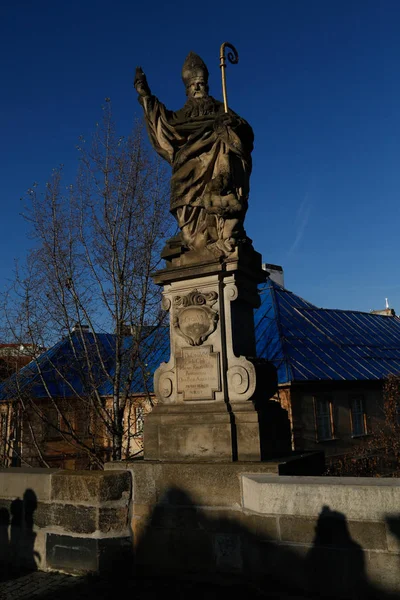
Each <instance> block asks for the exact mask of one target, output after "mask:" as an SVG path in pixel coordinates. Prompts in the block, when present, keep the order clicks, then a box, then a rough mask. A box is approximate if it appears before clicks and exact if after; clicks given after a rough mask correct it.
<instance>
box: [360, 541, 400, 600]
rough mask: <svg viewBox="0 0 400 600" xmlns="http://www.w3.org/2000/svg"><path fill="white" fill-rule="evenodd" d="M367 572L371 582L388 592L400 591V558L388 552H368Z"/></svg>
mask: <svg viewBox="0 0 400 600" xmlns="http://www.w3.org/2000/svg"><path fill="white" fill-rule="evenodd" d="M366 554H367V556H366V558H367V560H366V572H367V575H368V577H369V578H370V580H371V582H372V583H374V584H375V585H378V586H380V587H382V588H384V589H385V590H386V591H389V590H392V591H396V592H399V591H400V568H399V567H400V557H399V555H398V554H391V553H388V552H372V551H370V552H367V553H366Z"/></svg>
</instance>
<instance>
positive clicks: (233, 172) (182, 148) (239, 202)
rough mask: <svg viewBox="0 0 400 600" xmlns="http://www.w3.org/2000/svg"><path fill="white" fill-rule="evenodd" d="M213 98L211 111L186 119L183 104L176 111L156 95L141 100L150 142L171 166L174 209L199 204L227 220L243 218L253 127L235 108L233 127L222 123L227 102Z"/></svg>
mask: <svg viewBox="0 0 400 600" xmlns="http://www.w3.org/2000/svg"><path fill="white" fill-rule="evenodd" d="M211 100H213V102H214V110H213V111H212V114H205V115H201V116H192V117H188V116H187V115H186V114H185V113H186V111H185V107H184V108H183V109H181V110H179V111H177V112H172V111H169V110H168V109H166V107H165V106H164V105H163V104H162V103H161V102H160V101H159V100H158V99H157V98H156V97H155V96H147V97H145V98H143V97H140V98H139V101H140V103H141V104H142V106H143V108H144V112H145V117H146V123H147V129H148V133H149V136H150V140H151V143H152V145H153V147H154V149H155V150H156V151H157V152H158V154H159V155H160V156H162V158H164V159H165V160H167V161H168V163H169V164H170V165H171V166H172V178H171V212H172V213H176V211H177V209H179V208H180V207H184V206H191V207H196V206H197V207H202V208H205V209H206V210H207V212H209V213H215V214H219V215H221V216H223V217H225V218H230V217H239V218H241V219H244V215H245V212H246V210H247V200H248V195H249V179H250V174H251V168H252V162H251V151H252V149H253V140H254V137H253V130H252V128H251V127H250V125H249V124H248V123H247V122H246V121H245V120H244V119H242V118H241V117H239V116H238V115H236V114H235V113H234V112H233V111H231V110H229V114H230V115H231V116H232V117H233V118H234V119H233V122H232V125H231V126H230V125H229V126H228V125H226V124H221V122H218V120H217V117H218V116H219V115H222V114H224V106H223V104H222V103H221V102H218V101H217V100H214V99H213V98H211Z"/></svg>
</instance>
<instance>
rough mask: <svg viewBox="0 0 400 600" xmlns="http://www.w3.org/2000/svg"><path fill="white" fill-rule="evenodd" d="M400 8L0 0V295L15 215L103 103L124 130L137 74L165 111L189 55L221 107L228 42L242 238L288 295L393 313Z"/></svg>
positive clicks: (354, 3)
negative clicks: (242, 196)
mask: <svg viewBox="0 0 400 600" xmlns="http://www.w3.org/2000/svg"><path fill="white" fill-rule="evenodd" d="M399 24H400V2H398V0H332V1H331V0H274V1H271V0H257V1H255V0H248V1H247V2H240V3H239V2H238V1H237V0H232V1H230V2H219V3H218V2H215V1H213V2H211V1H210V0H203V1H202V2H201V3H199V2H189V1H188V0H186V1H185V2H182V1H181V0H175V1H174V2H173V3H172V2H171V3H168V2H161V1H160V0H153V1H152V2H134V1H132V0H125V1H122V0H114V1H113V2H105V1H104V0H96V1H93V0H80V1H79V2H78V1H76V0H70V1H69V2H60V1H59V0H53V1H52V2H50V1H48V0H35V2H32V0H3V2H2V3H1V7H0V46H1V48H0V51H1V62H0V64H1V70H0V78H1V82H2V93H1V94H0V131H1V137H0V139H1V146H0V148H1V150H0V152H1V160H0V178H1V179H0V180H1V191H0V207H1V215H2V218H1V221H0V253H1V256H2V260H1V264H0V290H1V289H2V288H3V287H4V285H5V282H6V281H7V279H8V278H10V277H11V274H12V268H13V261H14V259H15V258H19V259H21V260H23V258H24V256H25V254H26V250H27V248H28V247H29V245H30V244H31V243H32V242H31V241H30V240H29V239H28V237H27V232H28V228H27V225H26V224H25V223H24V221H23V220H22V218H21V217H20V212H21V208H22V205H21V202H20V198H21V197H23V196H24V194H25V192H26V190H27V189H28V188H29V187H30V186H31V185H32V183H33V182H34V181H37V182H39V184H44V183H45V181H46V180H47V179H48V178H49V175H50V173H51V170H52V168H54V167H56V166H58V165H59V164H60V163H63V164H64V165H65V171H66V173H67V175H69V176H70V179H71V180H72V179H73V174H74V172H75V168H76V165H77V152H76V150H75V146H76V145H77V141H78V137H79V135H81V134H83V135H85V136H87V135H89V134H90V132H91V131H92V130H93V126H94V124H95V123H96V121H97V120H98V119H99V118H100V116H101V106H102V104H103V102H104V99H105V97H110V98H111V99H112V102H113V109H114V114H115V116H116V119H117V123H118V127H119V129H120V131H121V134H124V132H127V131H128V130H129V128H130V127H131V124H132V122H133V119H134V118H135V116H139V115H140V106H139V104H138V103H137V100H136V94H135V91H134V89H133V86H132V80H133V76H134V71H135V66H136V65H138V64H139V65H141V66H142V67H143V69H144V71H145V72H146V74H147V77H148V81H149V83H150V86H151V88H152V91H153V92H154V93H155V94H156V95H157V96H158V97H159V98H160V99H161V100H162V101H163V102H164V103H165V104H166V105H167V106H168V108H171V109H178V108H180V107H181V106H182V105H183V103H184V101H185V94H184V88H183V85H182V82H181V79H180V73H181V67H182V63H183V61H184V59H185V57H186V55H187V54H188V52H189V51H190V50H193V51H194V52H197V53H198V54H200V56H201V57H202V58H203V60H204V61H205V62H206V63H207V65H208V68H209V71H210V87H211V94H212V95H213V96H215V97H216V98H219V99H221V83H220V70H219V66H218V65H219V61H218V56H219V46H220V44H221V43H222V42H224V41H229V42H231V43H233V44H234V45H235V46H236V47H237V49H238V51H239V55H240V61H239V64H238V65H236V66H232V65H229V67H228V70H227V85H228V94H229V104H230V106H231V108H233V110H235V111H236V112H238V113H239V114H240V115H241V116H243V117H244V118H245V119H247V120H248V121H249V123H250V124H251V125H252V127H253V129H254V132H255V139H256V141H255V149H254V153H253V160H254V170H253V176H252V181H251V196H250V208H249V211H248V215H247V218H246V229H247V233H248V235H249V236H250V237H251V238H252V239H253V242H254V246H255V248H256V249H257V250H258V251H259V252H261V254H262V256H263V260H264V261H265V262H270V263H277V264H280V265H282V266H283V268H284V271H285V284H286V287H287V288H288V289H290V290H292V291H294V292H295V293H297V294H299V295H301V296H303V297H304V298H306V299H307V300H309V301H310V302H313V303H315V304H317V305H319V306H324V307H328V308H344V309H346V308H347V309H354V310H365V311H369V310H371V309H377V308H383V307H384V304H385V297H388V298H389V302H390V305H391V306H392V307H393V308H395V309H396V311H398V312H399V313H400V279H399V268H398V261H399V256H400V252H399V250H400V235H399V223H400V170H399V161H400V116H399V115H400V73H399V68H400V67H399V65H400V38H399V34H398V31H399Z"/></svg>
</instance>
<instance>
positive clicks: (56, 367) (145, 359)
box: [0, 327, 169, 400]
mask: <svg viewBox="0 0 400 600" xmlns="http://www.w3.org/2000/svg"><path fill="white" fill-rule="evenodd" d="M123 340H124V341H123V348H122V365H123V369H122V377H121V389H122V388H123V387H124V385H125V384H126V382H127V377H129V375H130V365H129V361H130V359H131V356H132V345H133V343H134V338H133V337H132V336H125V337H124V338H123ZM115 343H116V336H115V335H113V334H107V333H96V334H93V333H90V332H84V333H83V334H82V335H81V333H79V332H73V333H72V334H71V335H70V336H66V337H65V338H63V339H62V340H60V341H59V342H58V343H57V344H55V345H54V346H53V347H52V348H50V350H48V351H47V352H44V353H43V354H42V355H41V356H39V357H38V358H37V359H36V360H33V361H31V362H30V363H29V364H28V365H26V366H25V367H23V368H22V369H21V370H20V371H19V372H18V373H17V374H16V375H14V376H12V377H10V378H9V379H7V380H6V381H4V382H3V383H1V384H0V400H4V399H6V398H10V397H13V396H15V395H16V389H17V388H18V390H19V391H20V392H26V393H28V394H29V395H30V396H31V397H34V398H47V397H50V396H52V397H58V398H71V397H74V396H75V397H76V396H85V395H87V394H90V393H93V390H94V389H96V390H97V391H98V393H99V394H100V395H101V396H107V395H111V394H112V393H113V379H114V376H115V352H116V349H115ZM87 357H90V359H89V360H88V358H87ZM168 359H169V332H168V328H167V327H161V328H159V329H156V330H154V331H151V332H150V333H149V334H148V335H146V336H145V337H144V338H143V340H142V342H141V344H140V355H139V358H138V360H136V362H135V365H134V367H133V375H132V381H131V384H130V391H131V393H137V394H140V393H144V392H146V391H150V392H152V391H153V373H154V370H155V368H156V367H157V366H158V365H159V364H160V362H162V361H164V360H168ZM90 363H91V368H90V369H89V366H88V365H89V364H90Z"/></svg>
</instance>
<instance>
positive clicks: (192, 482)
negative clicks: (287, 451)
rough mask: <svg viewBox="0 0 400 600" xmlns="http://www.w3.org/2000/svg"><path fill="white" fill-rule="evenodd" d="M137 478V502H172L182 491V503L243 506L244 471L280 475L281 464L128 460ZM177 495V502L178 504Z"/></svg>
mask: <svg viewBox="0 0 400 600" xmlns="http://www.w3.org/2000/svg"><path fill="white" fill-rule="evenodd" d="M126 468H129V470H130V471H131V473H132V478H133V503H134V505H136V504H142V505H147V506H149V505H154V504H156V503H169V504H171V494H170V493H169V492H171V491H173V490H179V491H180V492H182V494H181V495H180V498H179V502H180V505H181V506H185V505H186V506H192V505H196V506H210V507H215V506H218V507H231V508H238V507H239V506H240V505H241V496H242V493H241V487H240V475H241V474H242V473H260V472H261V473H271V474H276V473H277V471H278V468H279V464H278V463H276V462H265V463H260V462H258V463H246V462H243V463H240V462H235V463H220V464H218V463H197V464H191V463H183V462H175V463H173V462H170V463H159V462H156V461H154V462H152V461H140V462H139V461H138V462H136V463H134V462H132V463H127V464H126ZM177 501H178V500H177V499H176V498H175V500H174V503H175V504H176V503H177Z"/></svg>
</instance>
